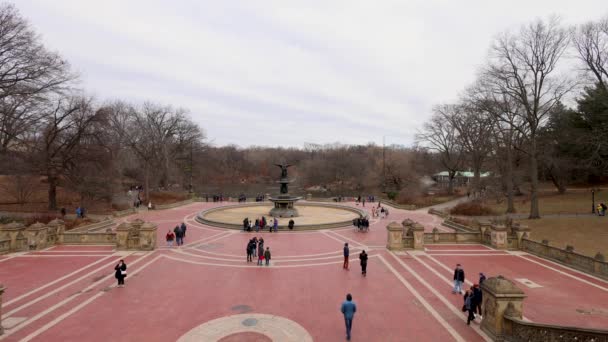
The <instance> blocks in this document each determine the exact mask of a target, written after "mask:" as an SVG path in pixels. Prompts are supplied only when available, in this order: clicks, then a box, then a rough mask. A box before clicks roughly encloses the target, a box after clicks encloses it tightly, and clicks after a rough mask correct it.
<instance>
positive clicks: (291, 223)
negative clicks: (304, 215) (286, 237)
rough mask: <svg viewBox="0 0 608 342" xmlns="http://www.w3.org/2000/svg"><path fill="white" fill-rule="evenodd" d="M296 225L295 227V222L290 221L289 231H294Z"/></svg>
mask: <svg viewBox="0 0 608 342" xmlns="http://www.w3.org/2000/svg"><path fill="white" fill-rule="evenodd" d="M294 225H295V222H293V220H289V230H293V226H294Z"/></svg>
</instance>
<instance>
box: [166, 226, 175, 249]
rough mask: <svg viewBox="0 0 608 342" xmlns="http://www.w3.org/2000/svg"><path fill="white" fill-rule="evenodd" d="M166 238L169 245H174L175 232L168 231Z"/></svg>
mask: <svg viewBox="0 0 608 342" xmlns="http://www.w3.org/2000/svg"><path fill="white" fill-rule="evenodd" d="M165 239H166V240H167V247H173V240H175V234H174V233H173V232H172V231H171V230H169V231H167V235H166V236H165Z"/></svg>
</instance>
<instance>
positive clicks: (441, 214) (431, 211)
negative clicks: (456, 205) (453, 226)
mask: <svg viewBox="0 0 608 342" xmlns="http://www.w3.org/2000/svg"><path fill="white" fill-rule="evenodd" d="M428 213H429V214H431V215H435V216H439V217H441V218H443V219H446V218H448V217H450V214H448V213H446V212H445V211H441V210H437V209H435V208H430V209H429V211H428Z"/></svg>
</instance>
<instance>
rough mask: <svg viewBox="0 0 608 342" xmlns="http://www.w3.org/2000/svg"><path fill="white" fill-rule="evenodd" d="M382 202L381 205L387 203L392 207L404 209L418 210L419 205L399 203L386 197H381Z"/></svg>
mask: <svg viewBox="0 0 608 342" xmlns="http://www.w3.org/2000/svg"><path fill="white" fill-rule="evenodd" d="M380 202H381V205H383V204H386V205H388V206H389V207H392V208H395V209H403V210H416V209H418V207H417V206H415V205H414V204H397V203H395V202H393V201H391V200H388V199H385V198H383V199H381V200H380Z"/></svg>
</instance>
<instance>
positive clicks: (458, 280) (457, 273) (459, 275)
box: [452, 264, 464, 294]
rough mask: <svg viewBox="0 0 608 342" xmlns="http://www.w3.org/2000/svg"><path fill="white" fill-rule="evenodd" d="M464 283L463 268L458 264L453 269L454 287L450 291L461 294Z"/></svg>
mask: <svg viewBox="0 0 608 342" xmlns="http://www.w3.org/2000/svg"><path fill="white" fill-rule="evenodd" d="M463 283H464V270H463V269H462V267H461V266H460V264H457V265H456V269H455V270H454V288H453V289H452V293H460V294H462V284H463Z"/></svg>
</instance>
